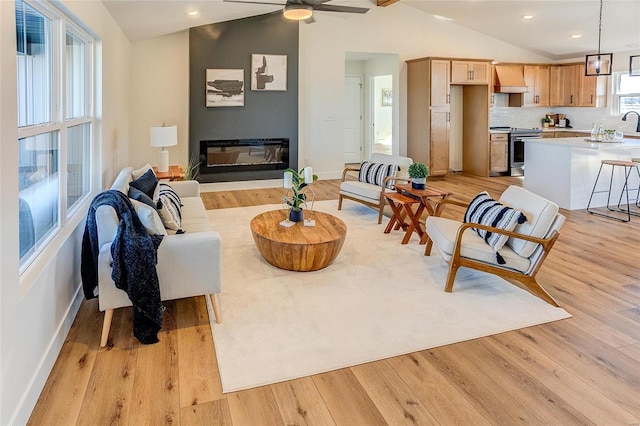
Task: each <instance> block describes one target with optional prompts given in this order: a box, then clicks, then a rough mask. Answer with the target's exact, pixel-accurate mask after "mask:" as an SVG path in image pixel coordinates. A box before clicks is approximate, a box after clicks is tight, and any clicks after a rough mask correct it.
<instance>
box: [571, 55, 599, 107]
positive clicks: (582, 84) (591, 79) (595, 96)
mask: <svg viewBox="0 0 640 426" xmlns="http://www.w3.org/2000/svg"><path fill="white" fill-rule="evenodd" d="M577 71H578V75H577V84H578V85H579V88H578V93H579V100H578V106H583V107H596V106H604V103H605V102H604V92H605V90H604V85H603V83H600V82H599V81H598V77H596V76H586V75H584V64H583V65H577ZM600 80H602V81H603V82H604V80H605V79H604V78H602V79H600Z"/></svg>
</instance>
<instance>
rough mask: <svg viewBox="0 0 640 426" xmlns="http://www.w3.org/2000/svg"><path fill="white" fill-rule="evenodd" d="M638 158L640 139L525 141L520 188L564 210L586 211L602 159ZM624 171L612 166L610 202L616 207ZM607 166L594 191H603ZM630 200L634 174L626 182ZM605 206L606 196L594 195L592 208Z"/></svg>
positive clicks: (633, 191) (635, 174)
mask: <svg viewBox="0 0 640 426" xmlns="http://www.w3.org/2000/svg"><path fill="white" fill-rule="evenodd" d="M635 157H640V140H638V139H630V138H625V139H623V140H622V141H620V142H589V141H587V140H585V138H584V137H574V138H553V139H527V140H526V143H525V156H524V158H525V173H524V174H525V176H524V187H525V188H526V189H528V190H529V191H531V192H534V193H536V194H538V195H540V196H542V197H545V198H547V199H549V200H552V201H554V202H555V203H557V204H558V205H559V206H560V207H562V208H564V209H568V210H579V209H586V208H587V204H588V202H589V197H590V195H591V191H592V189H593V184H594V182H595V180H596V176H597V175H598V169H599V168H600V164H601V163H600V162H601V161H602V160H624V161H630V160H631V158H635ZM622 170H624V168H621V167H616V173H615V175H614V179H613V189H612V195H611V200H615V203H616V204H617V201H618V198H619V197H620V192H621V190H622V187H623V185H624V178H623V172H622ZM610 176H611V168H610V166H605V167H603V169H602V175H601V176H600V182H599V183H598V188H597V190H598V191H600V190H606V189H607V188H608V186H609V177H610ZM629 182H630V188H631V191H630V193H629V196H630V197H633V199H634V200H635V197H636V194H637V192H636V190H637V188H638V174H637V173H636V172H635V171H632V174H631V177H630V179H629ZM606 204H607V195H606V194H595V195H594V199H593V201H592V203H591V205H592V207H602V206H605V205H606Z"/></svg>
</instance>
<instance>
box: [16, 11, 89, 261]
mask: <svg viewBox="0 0 640 426" xmlns="http://www.w3.org/2000/svg"><path fill="white" fill-rule="evenodd" d="M15 7H16V36H17V45H16V54H17V75H18V82H17V83H18V99H17V107H18V123H17V125H18V174H19V179H18V182H19V199H18V203H19V232H20V247H19V250H20V269H21V272H22V271H24V269H25V268H26V267H27V266H28V265H29V264H30V263H31V261H32V260H33V259H34V258H35V257H36V255H37V254H38V253H39V252H40V251H41V250H42V248H43V247H45V246H46V244H47V243H48V242H49V241H51V240H52V238H54V236H55V235H56V233H57V232H58V231H59V230H60V229H61V228H62V227H63V226H64V225H65V223H66V222H67V221H68V219H69V218H70V217H71V216H72V215H73V214H80V213H79V212H77V211H76V210H77V209H76V208H75V207H76V206H78V205H79V201H80V200H83V199H85V198H86V197H87V196H88V194H90V192H91V176H92V170H93V160H92V155H91V152H92V145H93V144H92V141H93V137H92V135H93V112H92V109H93V106H92V99H93V68H92V58H93V39H92V38H91V37H90V36H89V35H87V34H86V33H85V32H84V31H82V30H80V29H79V28H78V27H77V26H76V25H75V24H74V23H73V22H71V21H70V20H69V19H68V18H67V17H66V16H65V15H63V14H62V13H60V12H59V11H58V10H56V9H55V8H53V7H51V6H50V5H49V3H48V2H42V1H39V2H31V1H30V0H16V1H15ZM62 34H64V37H60V35H62Z"/></svg>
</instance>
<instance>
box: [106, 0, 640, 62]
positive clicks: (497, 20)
mask: <svg viewBox="0 0 640 426" xmlns="http://www.w3.org/2000/svg"><path fill="white" fill-rule="evenodd" d="M248 1H251V2H250V3H236V2H226V1H223V0H208V1H192V0H184V1H181V0H168V1H167V0H165V1H158V0H134V1H131V0H103V3H104V5H105V6H106V8H107V9H108V10H109V12H110V13H111V15H112V16H113V17H114V19H115V20H116V22H118V24H119V25H120V28H121V29H122V30H123V31H124V33H125V34H126V35H127V37H129V39H130V40H132V41H136V40H143V39H147V38H152V37H158V36H162V35H167V34H171V33H175V32H178V31H182V30H185V29H187V28H190V27H194V26H199V25H205V24H209V23H214V22H222V21H229V20H233V19H238V18H243V17H248V16H254V15H260V14H264V13H272V12H274V13H276V12H277V11H278V10H280V9H282V7H283V6H279V5H274V4H273V3H282V5H284V3H285V2H284V1H283V0H248ZM264 3H271V4H264ZM326 4H332V5H344V6H356V7H369V8H374V7H378V6H376V0H330V1H329V2H327V3H326ZM397 5H402V6H399V7H407V6H410V7H413V8H415V9H417V10H419V11H420V12H421V13H425V14H430V15H436V16H438V17H439V18H440V19H444V20H447V21H449V22H451V23H452V24H454V25H461V26H463V27H466V28H469V29H472V30H475V31H478V32H481V33H484V34H487V35H489V36H492V37H495V38H496V39H500V40H503V41H505V42H508V43H510V44H513V45H515V46H518V47H521V48H524V49H527V50H530V51H531V52H534V53H538V54H541V55H543V56H547V57H549V58H552V59H556V60H561V59H566V58H575V57H578V56H582V55H584V54H586V53H594V52H595V51H596V50H597V47H598V18H599V11H600V2H599V1H598V0H586V1H584V0H560V1H545V0H473V1H471V0H461V1H455V0H399V1H398V3H396V4H392V5H390V6H388V7H389V8H392V7H398V6H397ZM190 11H198V12H199V13H198V14H197V15H195V16H190V15H187V13H188V12H190ZM326 14H332V16H334V17H335V16H336V15H340V17H341V18H344V19H350V18H351V17H352V16H355V15H350V14H335V13H332V12H316V13H315V14H314V17H315V19H316V21H318V20H321V19H323V16H327V15H326ZM525 15H529V16H532V18H531V19H525V18H523V16H525ZM639 22H640V0H604V3H603V14H602V48H601V51H602V52H626V51H635V50H638V49H640V24H639ZM574 34H578V35H581V37H580V38H571V36H572V35H574Z"/></svg>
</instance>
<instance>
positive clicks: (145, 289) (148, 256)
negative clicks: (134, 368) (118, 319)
mask: <svg viewBox="0 0 640 426" xmlns="http://www.w3.org/2000/svg"><path fill="white" fill-rule="evenodd" d="M102 205H109V206H112V207H113V208H114V210H115V211H116V214H117V215H118V219H120V223H119V225H118V231H117V233H116V236H115V238H114V240H113V242H112V243H111V257H112V259H113V263H112V269H111V278H112V279H113V281H114V282H115V285H116V287H117V288H119V289H121V290H124V291H125V292H126V293H127V295H128V296H129V299H130V300H131V303H132V304H133V335H134V336H135V337H136V338H137V339H138V340H139V341H140V342H142V343H144V344H150V343H156V342H157V341H158V331H160V329H161V328H162V303H161V299H160V285H159V283H158V274H157V272H156V263H157V250H158V247H159V246H160V243H161V242H162V237H163V236H162V235H149V234H148V233H147V231H146V229H145V228H144V226H143V225H142V222H140V218H139V217H138V214H137V213H136V211H135V209H134V207H133V205H132V204H131V201H130V200H129V198H128V197H127V196H126V195H124V194H123V193H122V192H120V191H115V190H109V191H104V192H101V193H100V194H98V195H96V197H95V198H94V199H93V201H92V202H91V206H89V212H88V213H87V221H86V225H85V230H84V235H83V238H82V255H81V267H80V269H81V275H82V286H83V290H84V296H85V298H86V299H92V298H94V297H96V296H97V294H96V293H97V292H96V289H97V287H98V253H99V251H100V248H99V247H98V229H97V225H96V209H97V208H98V207H100V206H102Z"/></svg>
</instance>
